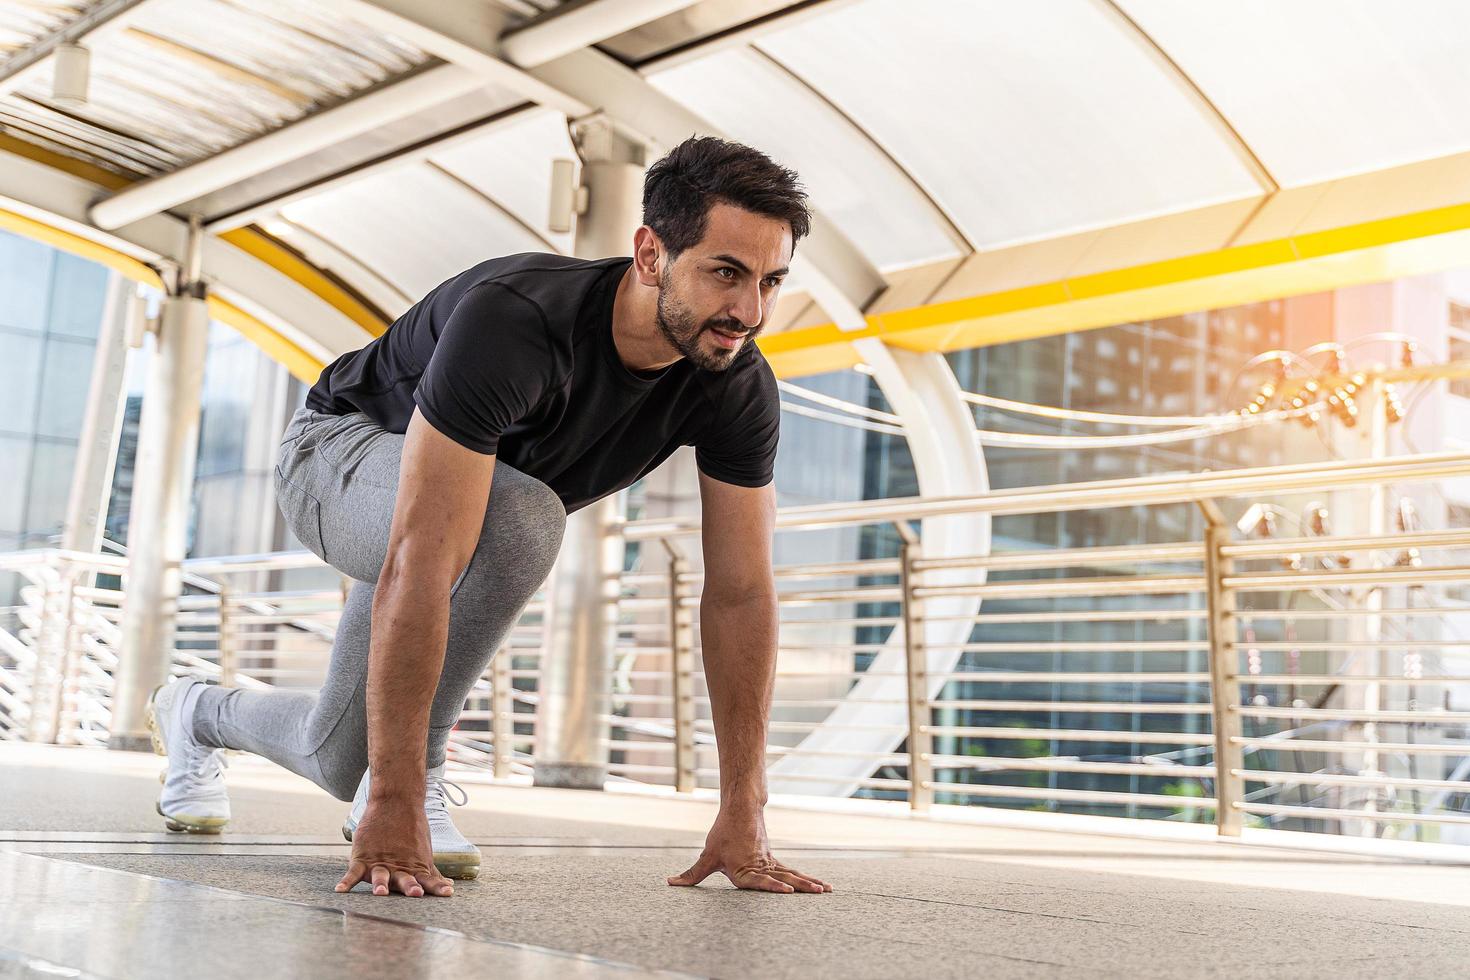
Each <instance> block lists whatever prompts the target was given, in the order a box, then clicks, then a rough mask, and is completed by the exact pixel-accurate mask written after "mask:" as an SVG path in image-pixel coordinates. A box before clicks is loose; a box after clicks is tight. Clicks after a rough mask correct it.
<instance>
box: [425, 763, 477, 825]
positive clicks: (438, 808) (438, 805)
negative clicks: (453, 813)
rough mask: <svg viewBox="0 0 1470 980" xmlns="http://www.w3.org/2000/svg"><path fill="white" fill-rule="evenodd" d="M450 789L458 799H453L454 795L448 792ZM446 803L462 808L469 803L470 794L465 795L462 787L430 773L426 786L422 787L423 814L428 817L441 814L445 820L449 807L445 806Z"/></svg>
mask: <svg viewBox="0 0 1470 980" xmlns="http://www.w3.org/2000/svg"><path fill="white" fill-rule="evenodd" d="M450 789H453V790H454V791H455V792H457V793H458V794H459V799H455V798H454V794H453V793H451V792H450ZM446 801H447V802H448V803H453V804H454V805H455V806H464V805H465V804H466V803H468V802H469V801H470V794H468V793H466V792H465V791H464V787H463V786H461V785H459V784H458V783H456V782H452V781H450V780H448V779H445V778H444V777H443V776H436V775H434V774H432V773H430V774H429V781H428V785H427V786H425V787H424V812H425V813H428V814H429V815H430V816H437V815H438V814H441V813H442V814H443V815H444V816H445V817H446V818H447V817H448V816H449V807H448V806H447V805H446Z"/></svg>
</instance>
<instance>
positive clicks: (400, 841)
mask: <svg viewBox="0 0 1470 980" xmlns="http://www.w3.org/2000/svg"><path fill="white" fill-rule="evenodd" d="M359 881H366V882H368V883H369V884H371V885H372V886H373V894H374V895H388V894H391V893H392V892H401V893H402V894H404V895H407V896H408V897H409V898H420V897H422V896H423V895H425V894H428V895H440V896H443V897H445V898H448V897H449V896H450V895H453V894H454V886H453V885H451V884H450V883H449V879H448V878H445V877H444V876H443V875H441V874H440V873H439V872H438V870H437V869H436V868H435V867H434V850H433V847H432V846H431V845H430V843H429V821H428V818H426V817H425V816H424V805H423V803H422V802H420V803H418V804H417V805H415V804H413V803H412V802H400V801H396V800H395V801H393V802H391V803H390V802H383V803H376V802H369V803H368V806H367V812H366V813H364V814H363V815H362V822H361V823H359V824H358V825H357V830H355V831H353V834H352V863H351V864H349V865H348V866H347V874H345V875H343V876H342V880H341V881H339V882H337V891H339V892H346V891H351V890H352V887H353V886H354V885H356V884H357V883H358V882H359Z"/></svg>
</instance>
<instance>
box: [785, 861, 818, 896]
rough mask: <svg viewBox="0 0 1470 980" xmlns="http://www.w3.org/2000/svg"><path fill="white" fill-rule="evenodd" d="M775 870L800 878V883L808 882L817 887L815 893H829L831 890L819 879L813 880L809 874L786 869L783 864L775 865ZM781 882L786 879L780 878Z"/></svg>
mask: <svg viewBox="0 0 1470 980" xmlns="http://www.w3.org/2000/svg"><path fill="white" fill-rule="evenodd" d="M776 870H777V871H780V872H782V873H784V874H789V875H794V876H796V877H797V878H800V879H801V880H802V881H806V882H810V883H811V884H813V885H816V886H817V888H816V890H817V891H821V892H830V891H831V890H832V886H831V885H829V884H827V883H826V882H825V881H823V880H822V879H821V878H815V877H813V876H811V875H809V874H805V873H803V872H801V871H797V870H796V869H795V868H788V867H786V865H784V864H778V865H776ZM781 880H782V881H787V880H788V879H786V878H782V879H781Z"/></svg>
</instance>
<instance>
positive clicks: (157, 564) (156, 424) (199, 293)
mask: <svg viewBox="0 0 1470 980" xmlns="http://www.w3.org/2000/svg"><path fill="white" fill-rule="evenodd" d="M202 245H203V230H202V228H201V226H200V222H199V220H198V219H197V218H195V219H194V220H192V221H191V222H190V230H189V241H188V248H187V255H188V261H187V264H186V266H185V268H184V269H183V270H181V272H180V275H179V276H178V281H177V282H176V283H175V284H174V288H173V289H171V290H170V295H169V296H168V297H167V298H166V299H165V300H164V303H163V315H162V322H161V323H160V326H159V329H158V334H157V336H156V337H155V347H154V351H153V357H152V360H151V362H150V363H149V366H148V381H147V384H146V386H145V388H144V393H143V417H142V420H141V422H140V426H139V432H138V457H137V463H136V466H135V473H136V476H135V477H134V486H133V501H132V509H131V510H130V511H129V516H128V555H129V558H128V574H127V578H126V580H125V582H124V586H123V590H124V600H123V630H122V645H121V648H120V650H119V651H118V669H117V675H116V678H115V682H116V684H115V687H114V690H113V696H112V734H111V737H110V738H109V740H108V746H109V747H110V748H115V749H129V750H144V749H146V748H147V747H148V732H147V728H146V724H145V719H144V707H145V705H146V703H147V700H148V695H149V693H150V692H151V691H152V690H153V688H155V687H157V686H158V685H159V684H162V683H164V681H166V680H167V679H168V676H169V665H170V663H171V661H172V657H173V646H174V621H175V617H176V614H177V611H178V599H179V593H180V591H181V589H182V577H181V564H182V562H183V559H184V552H185V548H186V545H187V535H188V524H189V500H190V496H191V493H192V490H193V486H194V464H195V461H196V457H197V455H198V447H199V414H200V399H201V392H202V388H203V383H204V356H205V352H206V350H207V347H208V341H209V312H208V308H207V306H206V304H205V300H204V296H205V287H204V282H203V279H202V277H201V263H200V255H201V249H202Z"/></svg>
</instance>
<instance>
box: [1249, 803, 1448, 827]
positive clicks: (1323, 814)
mask: <svg viewBox="0 0 1470 980" xmlns="http://www.w3.org/2000/svg"><path fill="white" fill-rule="evenodd" d="M1235 809H1237V810H1242V811H1244V812H1246V813H1257V814H1261V815H1263V816H1284V817H1301V818H1303V819H1307V820H1371V821H1373V822H1374V823H1442V824H1470V816H1461V815H1459V814H1451V813H1446V814H1433V813H1403V812H1400V811H1398V810H1339V809H1330V808H1328V807H1316V806H1289V805H1284V804H1278V803H1236V804H1235Z"/></svg>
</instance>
